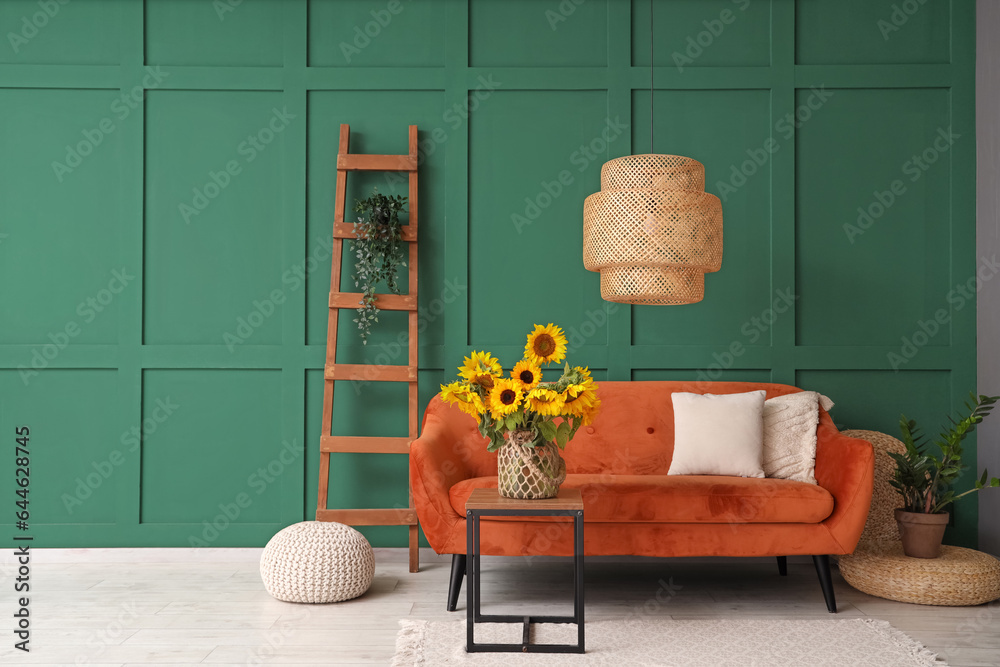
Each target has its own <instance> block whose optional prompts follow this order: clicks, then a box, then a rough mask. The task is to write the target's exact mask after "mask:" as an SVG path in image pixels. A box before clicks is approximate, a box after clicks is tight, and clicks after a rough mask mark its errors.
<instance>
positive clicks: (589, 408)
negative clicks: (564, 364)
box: [565, 369, 601, 423]
mask: <svg viewBox="0 0 1000 667" xmlns="http://www.w3.org/2000/svg"><path fill="white" fill-rule="evenodd" d="M577 370H584V371H585V369H577ZM565 393H566V407H565V411H566V412H568V413H569V414H571V415H574V416H576V417H583V418H584V420H585V422H586V423H590V421H593V418H594V417H595V416H596V415H597V408H598V407H599V406H600V404H601V401H600V399H598V398H597V383H596V382H594V379H593V378H591V377H590V375H589V374H586V375H584V376H583V380H582V381H581V382H577V383H574V384H571V385H569V386H567V387H566V392H565ZM588 418H589V421H587V419H588Z"/></svg>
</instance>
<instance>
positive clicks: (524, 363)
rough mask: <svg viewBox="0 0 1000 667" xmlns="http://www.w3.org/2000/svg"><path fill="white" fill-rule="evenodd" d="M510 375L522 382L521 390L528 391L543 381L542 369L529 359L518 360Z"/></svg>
mask: <svg viewBox="0 0 1000 667" xmlns="http://www.w3.org/2000/svg"><path fill="white" fill-rule="evenodd" d="M510 376H511V377H512V378H513V379H515V380H517V381H518V382H519V383H520V384H521V391H523V392H525V393H528V392H529V391H531V390H532V389H534V388H535V386H536V385H537V384H538V383H539V382H541V381H542V369H540V368H539V367H538V366H536V365H535V364H533V363H531V362H530V361H528V360H527V359H523V360H521V361H519V362H517V365H516V366H514V370H513V371H511V373H510Z"/></svg>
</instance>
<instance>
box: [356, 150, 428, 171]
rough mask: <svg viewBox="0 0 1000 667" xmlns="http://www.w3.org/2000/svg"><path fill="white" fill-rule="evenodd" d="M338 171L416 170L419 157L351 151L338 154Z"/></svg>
mask: <svg viewBox="0 0 1000 667" xmlns="http://www.w3.org/2000/svg"><path fill="white" fill-rule="evenodd" d="M337 170H338V171H416V170H417V158H415V157H411V156H409V155H364V154H363V153H349V154H347V155H338V156H337Z"/></svg>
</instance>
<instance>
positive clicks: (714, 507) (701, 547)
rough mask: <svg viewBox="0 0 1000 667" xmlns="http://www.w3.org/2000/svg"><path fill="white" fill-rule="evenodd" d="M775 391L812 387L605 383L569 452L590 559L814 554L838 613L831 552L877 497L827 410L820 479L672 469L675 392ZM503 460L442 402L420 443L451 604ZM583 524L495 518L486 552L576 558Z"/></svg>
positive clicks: (861, 448)
mask: <svg viewBox="0 0 1000 667" xmlns="http://www.w3.org/2000/svg"><path fill="white" fill-rule="evenodd" d="M756 389H764V390H765V391H766V392H767V397H768V398H772V397H774V396H781V395H784V394H789V393H794V392H798V391H801V390H800V389H798V388H796V387H791V386H788V385H782V384H768V383H750V382H601V383H600V387H599V389H598V393H599V395H600V397H601V401H602V406H601V412H600V414H599V415H598V417H597V419H596V420H595V421H594V423H593V424H592V425H591V426H587V427H583V428H581V429H580V430H579V432H578V433H577V434H576V437H575V438H574V439H573V441H572V442H570V443H569V445H568V446H567V447H566V449H565V450H564V452H563V456H564V458H565V459H566V466H567V472H568V475H567V477H566V481H565V482H564V484H563V488H571V489H580V490H581V493H582V495H583V499H584V507H585V513H584V525H585V530H584V552H585V554H586V555H617V556H625V555H634V556H657V557H668V556H774V557H777V558H778V567H779V572H780V573H781V574H785V571H786V570H785V558H786V557H787V556H789V555H810V556H813V560H814V562H815V564H816V570H817V573H818V575H819V578H820V583H821V585H822V587H823V592H824V595H825V598H826V603H827V607H828V609H829V610H830V611H831V612H835V611H836V601H835V599H834V597H833V587H832V585H831V583H830V571H829V555H831V554H833V555H840V554H849V553H851V552H852V551H853V550H854V547H855V546H856V545H857V543H858V539H859V538H860V536H861V531H862V530H863V528H864V525H865V521H866V519H867V516H868V508H869V505H870V503H871V495H872V480H873V474H874V454H873V452H872V447H871V445H870V444H869V443H868V442H866V441H864V440H857V439H854V438H848V437H845V436H843V435H841V434H840V433H839V432H838V431H837V428H836V426H834V424H833V421H832V420H831V419H830V416H829V415H828V414H827V413H826V411H824V410H823V409H822V408H820V421H819V426H818V428H817V439H818V442H817V449H816V472H815V475H816V480H817V482H818V484H816V485H814V484H807V483H804V482H795V481H790V480H783V479H769V478H763V479H759V478H742V477H721V476H707V475H706V476H680V475H671V476H668V475H667V470H668V469H669V467H670V460H671V455H672V453H673V435H674V416H673V405H672V402H671V398H670V396H671V394H672V393H673V392H678V391H685V392H695V393H711V394H731V393H739V392H747V391H753V390H756ZM496 475H497V463H496V454H495V453H492V454H491V453H489V452H487V451H486V440H485V439H484V438H483V437H482V436H480V434H479V432H478V430H477V428H476V423H475V421H474V420H473V419H472V418H471V417H469V416H468V415H465V414H463V413H462V412H460V411H459V410H458V408H456V407H453V406H449V405H447V404H445V403H444V402H443V401H442V400H441V399H440V397H435V398H434V399H433V400H431V402H430V404H429V405H428V406H427V411H426V412H425V414H424V420H423V428H422V430H421V435H420V437H419V438H418V439H417V440H415V441H414V442H413V443H412V445H411V448H410V484H411V488H412V493H413V501H414V505H415V507H416V510H417V515H418V517H419V519H420V523H421V525H422V526H423V530H424V534H425V535H426V536H427V540H428V542H429V543H430V545H431V546H432V547H433V548H434V550H435V551H436V552H437V553H440V554H453V559H452V578H451V588H450V590H449V595H448V609H449V610H454V609H455V608H456V604H457V600H458V592H459V589H460V588H461V585H462V579H463V577H464V574H465V551H466V533H465V527H466V520H465V509H464V507H465V501H466V499H467V498H468V497H469V495H470V494H471V493H472V490H473V489H475V488H479V487H483V488H490V487H492V488H495V487H496V486H497V476H496ZM572 551H573V547H572V530H571V524H567V523H553V522H544V521H539V520H537V519H536V520H529V519H523V518H522V519H511V518H496V519H493V520H488V519H487V518H484V519H483V528H482V553H484V554H487V555H504V556H527V555H562V556H567V555H571V554H572Z"/></svg>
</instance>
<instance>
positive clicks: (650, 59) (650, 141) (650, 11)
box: [649, 0, 655, 153]
mask: <svg viewBox="0 0 1000 667" xmlns="http://www.w3.org/2000/svg"><path fill="white" fill-rule="evenodd" d="M649 152H650V153H654V152H655V151H654V150H653V0H649Z"/></svg>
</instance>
